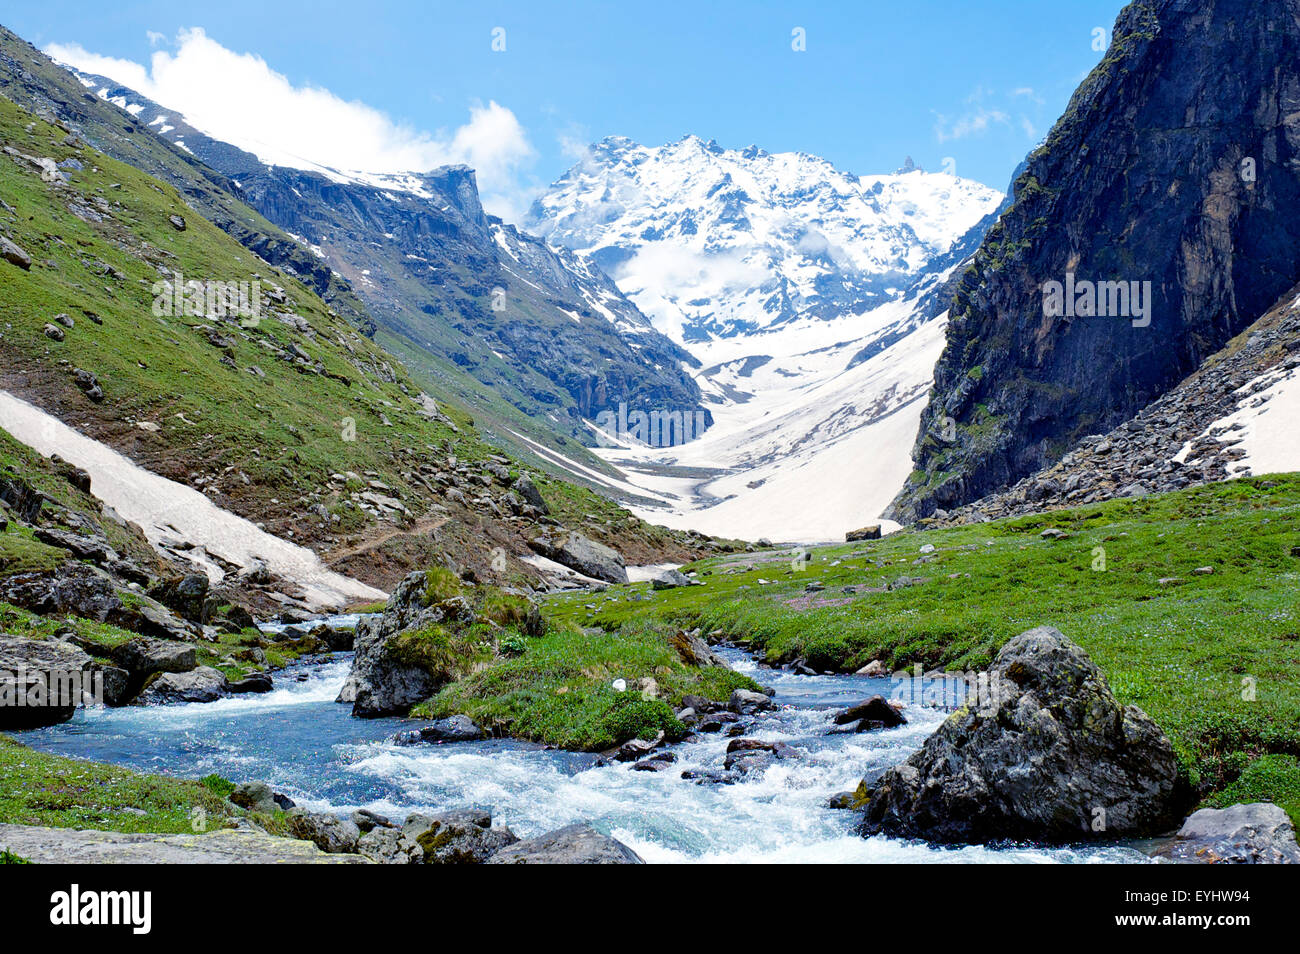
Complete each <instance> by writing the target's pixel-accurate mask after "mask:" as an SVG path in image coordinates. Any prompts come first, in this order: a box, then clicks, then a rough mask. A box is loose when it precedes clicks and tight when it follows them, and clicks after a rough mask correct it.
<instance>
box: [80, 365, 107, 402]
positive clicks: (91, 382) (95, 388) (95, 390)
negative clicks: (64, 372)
mask: <svg viewBox="0 0 1300 954" xmlns="http://www.w3.org/2000/svg"><path fill="white" fill-rule="evenodd" d="M72 383H73V384H75V385H76V386H77V387H78V388H80V389H81V391H82V393H84V394H85V395H86V397H88V398H90V400H91V401H93V402H94V403H96V404H98V403H99V402H100V401H102V400H104V389H103V388H101V387H100V386H99V378H97V377H95V376H94V375H93V374H91V373H90V372H89V371H86V370H84V369H82V368H77V369H75V370H74V371H73V372H72Z"/></svg>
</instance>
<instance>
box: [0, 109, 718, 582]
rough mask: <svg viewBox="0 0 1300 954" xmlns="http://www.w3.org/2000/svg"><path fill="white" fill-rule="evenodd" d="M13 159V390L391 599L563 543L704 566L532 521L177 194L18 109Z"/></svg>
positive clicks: (493, 467) (467, 451)
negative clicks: (434, 580) (216, 292)
mask: <svg viewBox="0 0 1300 954" xmlns="http://www.w3.org/2000/svg"><path fill="white" fill-rule="evenodd" d="M0 144H2V145H3V150H4V151H3V154H2V155H0V199H2V200H3V205H0V239H2V241H0V246H3V260H0V308H2V309H3V312H4V318H5V324H4V327H3V329H0V335H2V338H0V340H2V341H3V345H2V346H0V388H3V389H4V390H6V391H9V392H12V393H14V394H16V395H18V396H19V397H22V398H24V399H26V400H28V401H30V402H31V403H33V404H35V405H36V406H38V407H39V408H41V409H43V410H45V411H47V412H50V413H52V414H54V415H55V416H57V417H58V418H61V419H62V420H63V421H65V422H67V423H69V424H71V425H72V426H74V427H75V428H76V429H77V430H78V431H80V432H81V433H82V434H83V435H86V436H88V437H91V438H94V439H95V440H97V441H100V442H102V443H104V444H107V445H109V446H111V447H113V448H114V449H116V450H117V451H119V452H121V453H122V454H125V455H126V456H127V457H129V458H131V459H132V460H133V461H135V462H136V463H138V464H141V465H143V466H145V467H146V468H148V469H149V470H151V471H153V472H154V473H156V474H159V475H161V476H163V477H167V478H170V479H172V480H175V481H178V482H180V483H184V484H188V485H189V486H190V487H192V488H195V489H198V490H201V491H202V492H203V493H204V494H205V495H206V496H207V497H208V498H209V499H210V500H211V501H213V502H214V503H216V504H218V505H219V506H221V507H222V508H224V509H226V510H229V511H231V512H234V513H236V514H239V515H240V516H244V517H246V518H248V519H250V520H252V521H255V522H257V523H260V524H261V525H263V526H264V527H265V529H267V530H268V531H270V532H272V533H274V534H276V535H278V536H281V537H285V538H287V539H292V540H294V541H296V542H298V543H302V544H305V545H308V546H311V547H313V548H315V549H317V550H320V551H322V552H324V553H325V554H326V556H333V557H334V558H335V559H336V561H338V562H339V563H340V564H341V565H344V567H345V570H346V572H349V573H352V574H353V575H355V576H358V577H359V578H361V579H364V580H365V581H367V582H370V583H373V584H375V585H378V586H380V587H386V586H387V585H390V584H391V583H392V582H393V581H394V580H395V579H397V578H400V576H401V575H402V574H403V573H404V572H405V571H406V570H407V569H408V568H409V567H411V566H413V565H427V564H428V563H430V562H435V561H449V562H451V563H453V564H455V565H456V566H457V568H465V569H467V570H476V571H477V572H481V573H483V574H487V575H491V576H493V577H495V578H499V579H512V578H517V579H519V580H520V581H530V580H536V579H537V577H538V574H537V572H536V570H535V568H534V567H533V566H532V565H531V564H529V563H527V562H521V561H520V560H519V559H518V557H519V556H524V555H529V554H531V549H530V547H529V545H528V540H529V537H530V535H533V534H536V533H537V532H539V527H540V526H541V525H544V524H546V523H549V522H560V523H563V524H564V525H566V526H569V527H570V528H571V529H575V530H579V531H582V532H584V533H586V534H588V535H590V536H594V537H595V538H596V539H598V540H601V541H603V542H610V543H612V544H613V545H614V546H616V547H618V548H619V549H620V550H621V551H622V552H624V554H625V556H626V557H627V559H628V560H629V562H658V560H659V559H670V558H672V556H678V557H681V556H685V555H687V554H689V553H690V552H692V551H693V549H694V547H696V546H698V545H700V542H699V541H690V540H688V538H686V537H685V536H678V537H674V536H673V535H670V534H667V533H665V532H662V531H659V530H656V529H653V528H648V527H646V526H645V525H644V524H641V523H640V522H639V521H636V520H635V519H633V518H629V517H628V515H627V514H626V513H625V512H623V511H620V510H618V509H617V508H616V507H613V506H612V505H610V504H608V502H606V501H603V500H601V499H599V498H597V497H596V496H595V495H593V494H590V493H587V492H583V491H580V490H578V489H577V488H573V487H569V486H566V485H564V484H561V483H559V482H556V481H546V480H541V481H540V483H541V488H542V491H541V492H542V494H544V495H545V497H546V500H547V502H548V503H549V505H550V509H551V511H552V513H551V515H550V516H547V515H546V514H544V513H542V512H541V508H534V509H533V510H531V511H529V510H528V509H526V508H525V506H524V503H523V501H521V500H518V495H517V494H514V495H513V496H512V494H513V492H512V491H511V487H512V485H514V484H515V483H516V482H517V480H518V478H519V476H520V471H519V469H518V468H517V467H516V466H514V465H513V462H512V461H510V460H509V459H508V458H506V457H503V456H500V455H498V454H496V452H495V450H494V448H492V447H491V446H489V445H487V444H486V443H484V441H483V440H482V438H481V437H480V436H479V434H478V432H477V431H476V430H475V429H474V427H473V425H472V422H471V421H470V420H469V418H468V417H467V416H466V415H465V414H464V413H463V412H461V411H458V410H455V409H454V408H448V407H445V406H439V405H437V404H435V403H434V402H432V401H431V400H430V399H429V398H428V396H427V395H426V394H424V393H423V392H422V391H421V389H420V388H419V387H418V386H416V385H415V384H414V383H413V382H412V381H411V379H410V378H409V377H408V376H407V374H406V373H405V371H404V370H403V369H402V367H401V365H400V364H399V363H398V362H397V361H396V360H395V359H394V358H393V357H392V356H391V355H389V354H387V353H386V352H384V351H383V350H382V349H380V348H379V347H378V346H377V345H376V344H375V343H374V342H373V341H371V340H370V339H369V338H367V337H366V336H365V335H364V334H363V333H362V332H361V331H360V330H359V329H358V328H356V327H355V326H354V325H353V324H351V323H350V322H348V321H347V320H345V319H344V318H342V317H341V316H339V315H338V314H336V313H335V312H334V311H333V310H332V309H331V308H330V307H329V306H328V305H326V304H325V303H324V302H323V301H322V300H321V299H320V298H319V297H317V296H316V295H315V294H313V293H312V292H311V291H310V290H309V289H308V288H306V287H305V286H304V285H303V284H301V283H300V282H299V281H298V280H297V279H296V278H294V277H292V276H290V275H288V274H286V273H283V272H280V271H278V270H276V269H274V268H273V267H272V266H270V265H268V264H267V263H265V262H263V261H261V260H259V259H257V258H256V257H254V256H253V255H252V254H250V253H249V252H248V250H247V249H245V248H243V247H242V246H241V245H239V244H237V243H236V242H235V240H234V239H233V238H232V237H230V236H229V235H227V234H226V233H225V232H223V231H221V230H220V229H218V228H216V227H215V226H214V225H212V224H211V223H209V222H207V221H206V220H204V219H203V218H201V217H200V216H198V215H196V214H194V213H193V212H192V211H191V209H190V208H189V207H188V206H187V205H186V204H185V202H184V200H183V197H182V196H181V195H180V194H179V193H178V192H177V191H176V190H175V189H174V188H172V187H171V186H168V185H165V184H163V183H161V182H159V181H157V180H155V179H152V178H150V177H148V176H146V175H144V174H143V173H141V172H140V171H138V170H136V169H133V168H131V167H130V166H127V165H124V164H122V163H120V162H117V161H116V160H114V159H112V158H110V157H108V156H106V155H103V154H102V153H99V152H98V151H97V150H95V149H94V148H93V147H91V146H90V145H89V144H88V143H86V142H85V140H84V139H83V138H81V137H80V136H79V135H78V134H76V133H75V132H72V131H71V130H70V128H69V127H67V126H66V125H57V124H50V123H47V122H45V121H43V120H39V119H36V118H35V117H33V116H32V114H30V113H27V112H25V111H23V110H22V109H20V108H19V107H17V106H16V105H14V104H12V103H10V102H9V101H8V100H5V99H3V98H0ZM178 275H179V276H181V277H180V278H178ZM182 282H183V284H182ZM207 282H222V283H236V284H238V283H241V282H242V283H244V285H245V287H246V289H247V296H246V299H245V304H247V305H248V308H249V310H250V311H252V314H247V313H243V312H240V311H236V310H234V309H221V308H217V307H214V304H215V303H214V302H213V301H211V300H201V298H203V299H205V298H206V296H201V298H196V297H195V295H194V294H193V292H194V289H195V286H194V285H192V284H191V283H197V284H198V288H200V289H202V290H206V286H205V284H204V283H207ZM182 288H184V289H185V291H186V293H187V294H186V295H184V296H182V295H180V294H179V292H180V290H181V289H182Z"/></svg>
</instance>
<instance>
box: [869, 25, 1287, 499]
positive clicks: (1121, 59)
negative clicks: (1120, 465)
mask: <svg viewBox="0 0 1300 954" xmlns="http://www.w3.org/2000/svg"><path fill="white" fill-rule="evenodd" d="M1298 17H1300V3H1297V2H1296V0H1138V2H1135V3H1132V4H1131V5H1130V6H1128V7H1127V8H1125V9H1124V11H1123V12H1122V13H1121V14H1120V16H1119V19H1118V21H1117V22H1116V25H1115V30H1114V38H1113V41H1112V44H1111V47H1110V50H1109V52H1108V53H1107V55H1106V57H1105V59H1104V60H1103V62H1102V63H1101V64H1100V65H1099V66H1098V67H1097V68H1096V69H1095V70H1094V71H1093V72H1092V73H1091V74H1090V75H1089V76H1088V78H1087V79H1086V80H1085V81H1084V82H1083V84H1082V85H1081V86H1080V87H1079V89H1078V90H1077V91H1076V93H1075V95H1074V97H1073V99H1072V100H1071V102H1070V105H1069V108H1068V109H1067V111H1066V113H1065V115H1064V116H1063V117H1062V118H1061V120H1060V121H1059V122H1058V123H1057V125H1056V126H1055V128H1054V129H1053V131H1052V133H1051V135H1050V136H1049V138H1048V140H1047V142H1046V143H1045V144H1044V145H1043V146H1042V147H1041V148H1040V149H1038V150H1037V151H1035V152H1034V153H1033V154H1032V155H1030V157H1029V159H1028V162H1027V166H1026V169H1025V171H1024V173H1023V174H1022V175H1021V176H1020V177H1019V179H1018V181H1017V184H1016V189H1015V197H1014V202H1013V204H1012V206H1011V207H1010V209H1008V210H1007V212H1006V213H1005V214H1004V215H1003V216H1002V218H1001V219H1000V221H999V222H998V224H997V225H996V226H994V228H993V229H992V230H991V231H990V232H989V233H988V235H987V237H986V238H985V240H984V243H983V245H982V246H981V248H980V250H979V252H978V254H977V255H976V258H975V261H974V263H973V264H972V265H971V267H970V268H968V269H967V270H966V272H965V273H964V275H963V277H962V279H961V282H960V285H959V287H958V289H957V292H956V295H955V298H954V301H953V305H952V309H951V313H950V323H949V327H948V342H947V346H946V348H945V351H944V355H943V358H942V359H941V360H940V362H939V364H938V367H937V368H936V372H935V388H934V392H933V394H932V396H931V400H930V404H929V406H928V408H927V409H926V411H925V413H924V415H923V418H922V423H921V431H920V435H919V437H918V440H917V443H916V448H915V450H914V455H913V456H914V460H915V464H916V472H915V473H914V474H913V475H912V477H911V478H910V479H909V481H908V485H907V487H906V488H905V489H904V491H903V493H902V494H900V496H899V497H898V499H897V500H896V502H895V504H894V507H893V514H894V515H896V516H897V518H898V519H900V520H902V521H908V520H913V519H916V518H919V517H925V516H927V515H929V514H931V513H932V512H933V511H934V510H935V509H936V508H942V509H952V508H954V507H957V506H960V505H962V504H965V503H969V502H971V501H973V500H975V499H977V498H979V497H982V496H984V495H986V494H988V493H990V492H992V491H995V490H997V489H999V488H1001V487H1004V486H1006V485H1007V484H1009V483H1011V482H1014V481H1016V480H1017V479H1019V478H1021V477H1023V476H1025V475H1027V474H1030V473H1033V472H1034V471H1036V470H1038V469H1040V468H1041V467H1043V466H1044V465H1046V464H1049V463H1051V462H1053V461H1055V460H1057V459H1059V458H1060V456H1061V455H1062V454H1064V453H1065V452H1066V451H1067V450H1068V449H1069V448H1070V447H1071V446H1073V445H1074V444H1075V443H1076V442H1077V441H1078V440H1079V439H1080V438H1082V437H1084V436H1085V435H1088V434H1092V433H1098V432H1104V431H1106V430H1109V429H1111V428H1112V427H1114V426H1116V425H1118V424H1120V423H1122V422H1124V421H1126V420H1127V419H1129V418H1130V417H1132V415H1133V414H1134V413H1135V412H1136V411H1138V410H1139V409H1140V408H1142V407H1144V406H1145V405H1147V404H1148V403H1150V402H1151V401H1152V400H1154V399H1156V398H1157V397H1159V396H1160V395H1162V394H1164V393H1165V392H1167V391H1168V390H1169V389H1170V388H1172V387H1174V386H1175V385H1176V384H1178V383H1179V382H1180V381H1181V380H1183V378H1185V377H1186V376H1187V375H1188V374H1189V373H1191V372H1192V371H1194V370H1195V369H1196V368H1197V367H1198V366H1199V365H1200V363H1201V362H1202V361H1204V360H1205V358H1207V357H1208V356H1210V355H1211V354H1213V353H1214V352H1215V351H1217V350H1218V349H1220V348H1221V347H1222V346H1223V345H1224V344H1225V343H1226V342H1227V341H1228V340H1229V339H1231V338H1232V337H1233V336H1234V335H1236V334H1238V333H1239V332H1240V331H1242V329H1244V328H1245V327H1246V326H1247V325H1249V324H1250V323H1251V322H1253V321H1254V320H1255V319H1256V318H1258V317H1259V316H1260V315H1261V314H1263V313H1264V311H1265V310H1266V309H1268V308H1269V307H1270V306H1271V305H1272V304H1273V303H1274V302H1275V301H1276V300H1277V298H1278V296H1279V295H1280V294H1282V292H1283V291H1285V290H1286V289H1287V288H1290V287H1291V285H1292V284H1294V282H1295V281H1296V279H1297V278H1300V242H1297V233H1300V224H1298V223H1297V220H1296V218H1295V217H1294V216H1293V215H1291V214H1290V211H1289V210H1291V209H1293V208H1295V207H1296V204H1297V201H1300V177H1298V176H1297V168H1298V166H1297V163H1298V162H1300V120H1298V119H1297V117H1298V116H1300V110H1298V107H1300V77H1297V75H1296V74H1295V71H1294V68H1293V67H1294V64H1295V62H1296V59H1297V55H1300V19H1298ZM1073 280H1077V281H1080V282H1083V281H1087V282H1125V283H1139V284H1138V286H1137V287H1138V289H1139V290H1141V289H1142V288H1143V286H1142V285H1141V283H1146V282H1149V283H1150V285H1149V286H1147V287H1149V289H1150V295H1149V300H1148V301H1146V302H1145V306H1146V307H1145V308H1144V310H1145V312H1146V314H1145V315H1137V314H1134V313H1133V312H1134V311H1135V310H1136V309H1133V308H1130V310H1129V314H1128V315H1117V314H1116V313H1117V312H1120V311H1122V308H1120V307H1112V308H1109V309H1105V310H1102V309H1098V311H1102V312H1103V313H1105V314H1109V315H1110V317H1088V316H1087V314H1088V312H1087V311H1086V310H1085V308H1084V307H1083V306H1082V305H1081V306H1080V308H1079V309H1078V311H1077V314H1078V315H1079V316H1078V317H1066V316H1065V315H1061V316H1055V317H1053V316H1049V315H1048V314H1047V313H1046V312H1047V311H1048V310H1049V309H1046V308H1045V300H1044V284H1045V283H1048V282H1059V283H1061V284H1062V285H1066V284H1068V283H1069V282H1071V281H1073ZM1110 304H1111V305H1112V306H1118V305H1119V304H1120V303H1119V300H1118V298H1116V299H1115V300H1114V301H1112V302H1111V303H1110ZM1071 313H1075V312H1074V311H1073V310H1072V311H1070V312H1067V313H1066V314H1071Z"/></svg>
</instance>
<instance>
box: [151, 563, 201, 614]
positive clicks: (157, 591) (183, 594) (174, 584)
mask: <svg viewBox="0 0 1300 954" xmlns="http://www.w3.org/2000/svg"><path fill="white" fill-rule="evenodd" d="M208 588H209V584H208V577H207V574H206V573H187V574H186V575H185V576H182V577H176V578H173V579H170V580H164V581H162V582H160V583H159V584H158V585H157V586H155V587H154V588H153V589H151V590H150V591H149V595H150V596H152V597H153V598H154V599H156V600H157V601H158V602H159V603H161V604H162V605H163V606H166V607H167V608H168V609H170V610H173V611H174V612H177V613H179V614H180V615H181V616H182V617H184V618H185V619H187V620H189V621H190V622H191V623H197V624H199V625H200V626H202V625H204V624H206V623H207V622H208V620H209V617H210V613H209V607H208V606H207V600H208Z"/></svg>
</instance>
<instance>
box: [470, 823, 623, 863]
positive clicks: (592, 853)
mask: <svg viewBox="0 0 1300 954" xmlns="http://www.w3.org/2000/svg"><path fill="white" fill-rule="evenodd" d="M488 864H490V865H643V864H645V862H644V861H643V860H642V859H641V856H640V855H638V854H637V853H636V852H635V851H633V850H632V849H631V848H629V847H628V846H627V845H625V844H623V843H622V842H621V841H618V840H616V839H614V838H610V837H609V836H608V835H602V834H601V833H600V832H598V831H596V829H594V828H592V827H591V826H590V825H569V826H568V827H566V828H561V829H559V830H558V831H553V832H550V833H548V834H545V835H538V836H537V837H536V838H528V839H525V840H524V841H518V842H515V843H514V844H513V845H508V846H506V847H505V848H502V849H501V850H500V851H498V852H497V853H496V854H494V855H493V856H492V857H491V858H490V859H489V860H488Z"/></svg>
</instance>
